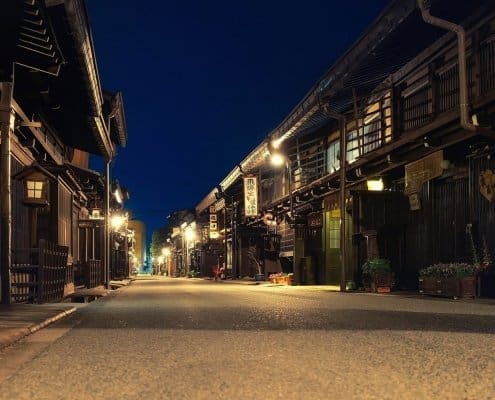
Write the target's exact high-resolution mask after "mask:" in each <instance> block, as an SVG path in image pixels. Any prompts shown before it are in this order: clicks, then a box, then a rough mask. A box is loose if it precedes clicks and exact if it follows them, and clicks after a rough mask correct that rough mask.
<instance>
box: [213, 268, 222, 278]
mask: <svg viewBox="0 0 495 400" xmlns="http://www.w3.org/2000/svg"><path fill="white" fill-rule="evenodd" d="M220 273H221V268H220V267H219V266H218V265H215V266H214V267H213V277H214V278H215V280H217V279H218V278H219V277H220Z"/></svg>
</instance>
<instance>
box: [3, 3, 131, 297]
mask: <svg viewBox="0 0 495 400" xmlns="http://www.w3.org/2000/svg"><path fill="white" fill-rule="evenodd" d="M0 10H1V13H2V16H3V20H4V22H3V23H2V24H1V26H0V38H1V39H0V54H1V57H0V60H1V61H0V85H1V86H0V90H1V103H2V107H1V110H0V122H1V124H2V125H1V127H0V129H1V133H2V136H1V140H2V154H1V157H2V158H1V160H2V161H1V166H0V172H1V175H2V184H1V190H0V193H1V211H2V212H1V217H2V218H1V221H0V223H1V229H2V230H1V234H2V241H1V244H2V246H1V247H2V253H1V254H2V257H1V260H0V271H1V274H0V279H1V282H2V302H4V303H8V302H11V301H26V300H29V301H32V300H40V299H36V297H37V290H38V291H39V290H40V288H39V287H35V286H34V285H35V284H34V283H33V282H36V281H37V279H38V278H39V276H38V277H36V276H35V275H36V274H38V273H39V274H41V272H40V271H41V270H42V267H43V266H42V264H41V256H40V254H41V253H42V249H41V247H40V246H41V245H40V243H41V242H42V243H44V244H46V243H50V246H51V247H53V246H58V247H53V248H55V249H58V250H60V251H64V252H66V259H65V261H63V260H62V261H60V263H59V265H57V267H59V269H61V270H63V271H64V272H63V273H62V275H60V276H62V278H60V276H59V277H58V278H57V281H58V282H59V283H60V281H63V280H64V279H63V277H64V276H66V279H65V283H68V282H69V281H70V280H71V279H73V278H72V277H73V267H74V265H77V264H80V263H87V262H90V261H91V265H92V266H93V267H94V268H96V270H97V271H99V273H100V276H101V279H99V281H100V283H101V282H103V272H104V270H103V264H102V260H104V258H105V254H104V253H105V250H104V249H105V246H104V242H105V234H104V231H105V228H104V223H102V220H101V219H102V218H103V217H104V212H105V210H106V205H105V201H104V200H105V182H107V181H108V176H106V177H104V176H102V175H100V174H99V173H97V172H95V171H91V170H89V169H88V166H89V164H88V162H89V161H88V160H89V154H95V155H99V156H101V157H103V158H104V159H105V160H106V161H107V162H110V160H112V159H113V158H114V157H115V155H116V146H118V145H120V146H124V145H125V143H126V137H127V131H126V125H125V116H124V108H123V101H122V94H121V93H116V94H113V93H104V92H103V91H102V89H101V84H100V79H99V76H98V68H97V64H96V58H95V53H94V47H93V42H92V35H91V30H90V27H89V24H88V18H87V12H86V8H85V3H84V1H80V0H65V1H49V0H46V1H41V0H32V1H17V0H8V1H5V2H2V4H1V5H0ZM33 198H34V199H33ZM36 254H38V256H36ZM72 283H73V282H72ZM36 284H37V285H38V284H41V282H37V283H36ZM63 284H64V282H62V285H63ZM10 294H12V296H10ZM57 296H59V293H58V292H57V294H56V295H54V297H53V298H46V299H45V301H46V300H56V299H57Z"/></svg>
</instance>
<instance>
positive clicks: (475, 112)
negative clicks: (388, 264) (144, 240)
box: [196, 0, 495, 290]
mask: <svg viewBox="0 0 495 400" xmlns="http://www.w3.org/2000/svg"><path fill="white" fill-rule="evenodd" d="M431 16H436V17H438V18H432V17H431ZM445 21H449V23H446V22H445ZM447 28H448V29H447ZM449 29H450V30H449ZM494 38H495V3H494V2H493V1H487V0H474V1H470V2H454V3H452V2H449V1H446V0H432V1H431V2H428V4H426V3H423V2H422V1H415V0H396V1H392V2H391V3H390V4H389V6H388V7H387V8H386V9H385V10H383V12H382V13H381V15H380V16H379V17H378V18H377V19H376V20H375V22H374V23H373V24H372V25H371V26H369V27H368V29H367V30H366V32H365V34H364V35H363V36H362V37H360V38H359V39H358V40H357V41H356V42H355V44H354V45H353V46H351V47H350V48H349V49H348V50H347V51H346V52H345V53H344V54H343V55H342V57H341V58H340V59H339V60H338V61H337V62H336V63H335V64H334V65H333V66H332V67H330V68H329V70H328V71H327V72H326V73H325V74H324V76H323V77H322V78H321V79H320V80H319V81H318V82H316V83H315V84H314V86H313V87H312V88H311V90H310V91H309V92H308V94H307V95H306V96H305V97H304V98H303V99H302V100H301V101H300V103H299V104H298V105H297V106H296V107H295V108H294V109H293V111H292V112H291V113H290V114H289V115H288V116H287V117H286V118H285V119H284V120H283V121H282V122H281V123H280V125H279V126H278V127H277V128H276V129H274V130H273V131H272V132H270V133H269V134H268V136H267V138H266V140H265V141H263V142H262V143H260V144H259V145H258V146H257V147H256V148H255V149H254V150H253V151H252V152H251V153H249V155H248V156H247V157H246V158H245V159H244V160H242V161H241V162H240V163H239V164H238V165H237V166H236V167H234V168H233V170H232V171H231V172H230V173H229V174H228V175H227V176H226V177H225V179H224V180H223V181H222V182H220V185H219V187H218V188H214V189H213V190H212V191H211V192H210V193H209V194H208V195H207V196H206V197H205V198H204V199H203V200H202V201H201V202H200V203H199V204H198V206H197V207H196V212H197V214H198V215H202V214H205V213H208V212H209V209H210V207H211V206H212V205H215V204H218V201H219V200H218V199H217V197H218V194H219V193H222V194H223V196H224V197H225V198H226V199H230V200H229V201H228V202H226V203H225V204H226V206H225V207H226V208H225V210H226V212H227V220H228V221H232V224H231V227H230V229H227V235H226V236H227V237H226V240H227V241H228V242H229V243H231V245H230V246H229V248H228V252H230V253H231V254H232V255H231V256H229V257H231V258H232V260H233V262H232V270H233V273H234V275H242V271H243V270H244V269H245V268H246V262H247V261H246V257H245V256H244V250H243V249H245V248H246V247H247V244H246V243H247V242H249V239H248V237H249V236H250V235H251V233H252V232H253V229H254V228H256V227H258V228H259V229H260V227H261V231H262V232H264V233H263V234H267V233H277V234H279V235H280V236H281V240H280V257H281V260H282V266H283V268H284V270H285V271H287V272H289V271H293V272H294V274H295V280H296V282H298V283H308V284H335V285H339V286H340V288H341V289H342V290H344V289H345V284H346V281H348V280H353V281H356V282H360V280H361V276H360V266H361V265H362V263H363V262H364V260H365V259H366V258H367V257H368V256H370V255H375V256H380V257H385V258H389V259H390V260H391V261H392V267H393V270H394V272H395V275H396V279H397V285H398V287H399V288H410V289H414V288H416V286H417V273H418V270H419V269H420V268H422V267H424V266H427V265H429V264H432V263H435V262H440V261H443V262H449V261H470V259H471V257H472V254H471V251H470V246H469V244H470V234H468V233H469V232H471V233H472V237H473V238H474V242H475V247H477V248H478V250H479V249H481V248H482V247H485V248H487V249H488V250H489V251H490V252H492V254H493V252H494V251H495V241H494V240H495V239H494V238H495V236H494V234H493V229H494V226H495V225H494V222H495V221H494V215H495V213H494V211H495V209H494V202H493V197H494V196H493V189H494V188H493V185H494V184H493V182H494V181H495V180H494V175H493V173H494V161H493V152H494V149H495V147H494V138H495V134H494V129H493V123H494V106H495V103H494V99H495V97H494V95H495V67H494V65H495V47H494V46H495V40H494ZM275 151H278V152H281V153H283V154H284V155H285V156H286V163H285V165H282V167H281V168H279V169H275V168H274V167H273V166H271V165H270V164H269V157H270V154H273V153H274V152H275ZM341 154H345V158H344V157H341ZM246 176H254V177H255V178H256V180H257V183H258V186H259V188H258V194H259V200H260V201H259V202H258V208H259V209H258V211H257V213H256V215H254V216H250V215H246V210H247V208H246V204H245V191H244V190H243V184H242V178H244V177H246ZM377 185H378V186H377ZM246 232H250V233H246ZM227 258H228V257H227Z"/></svg>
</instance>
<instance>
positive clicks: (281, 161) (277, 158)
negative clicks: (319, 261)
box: [270, 146, 299, 282]
mask: <svg viewBox="0 0 495 400" xmlns="http://www.w3.org/2000/svg"><path fill="white" fill-rule="evenodd" d="M277 147H278V146H274V148H275V149H276V148H277ZM270 162H271V164H272V165H273V166H275V167H281V166H282V165H284V166H285V168H286V169H287V179H288V180H289V184H288V191H289V216H290V218H289V221H292V224H291V225H292V227H293V229H294V244H293V250H292V271H293V273H294V280H295V281H296V282H299V271H297V268H296V266H297V263H296V218H295V215H294V200H293V198H292V171H291V168H290V164H289V158H288V157H287V156H284V155H282V154H281V153H279V152H274V153H272V154H271V156H270Z"/></svg>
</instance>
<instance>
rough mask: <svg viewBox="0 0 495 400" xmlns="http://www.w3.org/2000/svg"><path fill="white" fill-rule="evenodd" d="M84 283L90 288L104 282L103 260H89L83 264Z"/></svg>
mask: <svg viewBox="0 0 495 400" xmlns="http://www.w3.org/2000/svg"><path fill="white" fill-rule="evenodd" d="M82 268H83V277H84V285H85V286H86V287H87V288H88V289H90V288H94V287H97V286H100V285H102V284H103V269H102V263H101V260H88V261H86V262H85V263H84V264H83V266H82Z"/></svg>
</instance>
